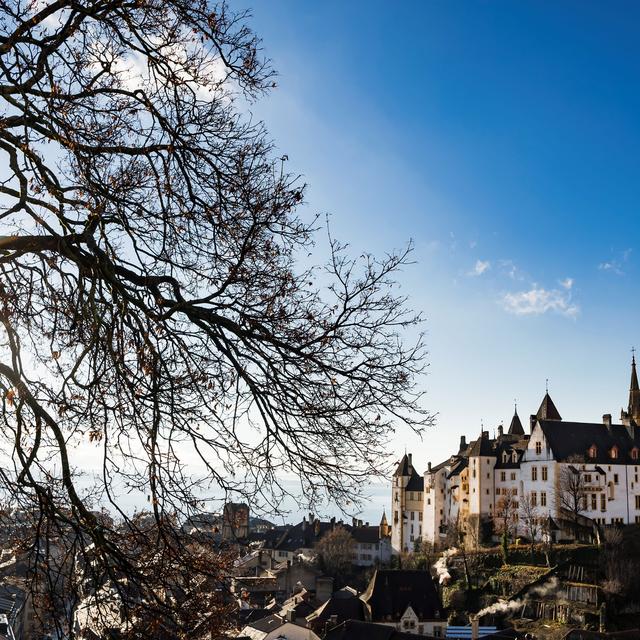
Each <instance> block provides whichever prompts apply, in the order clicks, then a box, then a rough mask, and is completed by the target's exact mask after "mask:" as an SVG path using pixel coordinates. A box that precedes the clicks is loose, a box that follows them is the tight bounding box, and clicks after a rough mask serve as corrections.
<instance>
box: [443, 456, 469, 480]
mask: <svg viewBox="0 0 640 640" xmlns="http://www.w3.org/2000/svg"><path fill="white" fill-rule="evenodd" d="M468 466H469V458H459V459H458V460H456V461H455V462H454V463H453V464H452V465H451V471H449V475H448V476H447V478H452V477H453V476H457V475H459V474H460V472H461V471H464V470H465V469H466V468H467V467H468Z"/></svg>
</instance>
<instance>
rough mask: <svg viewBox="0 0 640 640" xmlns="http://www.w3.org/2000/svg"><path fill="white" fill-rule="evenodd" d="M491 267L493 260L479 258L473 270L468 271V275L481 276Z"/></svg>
mask: <svg viewBox="0 0 640 640" xmlns="http://www.w3.org/2000/svg"><path fill="white" fill-rule="evenodd" d="M489 269H491V262H489V260H477V261H476V264H475V266H474V267H473V269H471V271H469V272H467V275H468V276H481V275H482V274H483V273H484V272H485V271H488V270H489Z"/></svg>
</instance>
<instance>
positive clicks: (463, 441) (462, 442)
mask: <svg viewBox="0 0 640 640" xmlns="http://www.w3.org/2000/svg"><path fill="white" fill-rule="evenodd" d="M466 448H467V438H466V437H465V436H460V451H464V450H465V449H466Z"/></svg>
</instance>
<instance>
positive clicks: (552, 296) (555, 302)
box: [502, 282, 580, 318]
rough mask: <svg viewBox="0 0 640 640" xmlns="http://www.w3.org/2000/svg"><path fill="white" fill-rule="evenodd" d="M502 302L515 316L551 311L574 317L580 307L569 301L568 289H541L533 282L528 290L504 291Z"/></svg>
mask: <svg viewBox="0 0 640 640" xmlns="http://www.w3.org/2000/svg"><path fill="white" fill-rule="evenodd" d="M572 284H573V282H572ZM565 288H566V287H565ZM502 303H503V306H504V308H505V310H506V311H508V312H509V313H513V314H514V315H517V316H533V315H542V314H543V313H547V311H552V312H554V313H559V314H560V315H563V316H567V317H569V318H575V317H576V316H577V315H578V313H579V312H580V307H578V305H576V304H574V303H573V302H571V294H570V293H569V291H568V290H566V291H561V290H560V289H543V288H542V287H538V286H537V285H535V284H534V285H532V287H531V289H529V290H528V291H516V292H514V293H506V294H505V295H504V297H503V299H502Z"/></svg>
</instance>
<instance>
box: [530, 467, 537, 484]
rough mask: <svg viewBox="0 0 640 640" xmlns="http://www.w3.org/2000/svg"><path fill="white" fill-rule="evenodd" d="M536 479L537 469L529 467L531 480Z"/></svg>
mask: <svg viewBox="0 0 640 640" xmlns="http://www.w3.org/2000/svg"><path fill="white" fill-rule="evenodd" d="M537 479H538V467H531V480H532V481H534V482H535V481H536V480H537Z"/></svg>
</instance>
